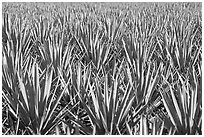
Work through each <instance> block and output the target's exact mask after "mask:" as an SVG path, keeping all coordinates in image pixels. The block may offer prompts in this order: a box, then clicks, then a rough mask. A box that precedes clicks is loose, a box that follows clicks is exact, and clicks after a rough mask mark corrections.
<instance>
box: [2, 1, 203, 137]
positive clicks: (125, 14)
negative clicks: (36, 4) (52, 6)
mask: <svg viewBox="0 0 204 137" xmlns="http://www.w3.org/2000/svg"><path fill="white" fill-rule="evenodd" d="M169 5H173V4H169ZM173 8H174V7H173V6H172V7H171V6H161V7H159V6H157V5H155V6H153V7H151V8H144V9H143V10H141V11H138V13H137V14H136V12H135V11H134V9H131V10H130V9H128V10H122V11H121V10H120V9H118V10H116V11H117V12H112V13H111V14H108V13H110V12H111V10H110V11H100V10H97V9H93V8H90V7H88V9H87V8H85V9H86V10H85V11H83V10H82V9H81V10H80V8H79V9H77V10H73V9H70V11H69V12H67V11H66V12H65V11H64V12H62V13H59V15H57V16H55V17H54V16H53V17H46V16H43V15H40V16H38V17H36V18H33V19H32V20H29V21H30V23H27V21H28V19H27V18H26V17H23V16H17V15H16V16H15V15H11V14H8V13H4V14H3V20H2V132H3V134H43V135H44V134H89V135H90V134H93V135H95V134H102V135H108V134H109V135H120V134H122V135H124V134H126V135H138V134H139V135H140V134H141V135H161V134H170V135H172V134H202V98H201V97H202V84H201V79H202V78H201V60H202V59H201V50H202V18H201V12H198V14H194V13H186V12H184V11H181V10H180V9H179V10H176V9H173ZM160 10H161V11H162V12H161V11H160ZM51 18H52V19H51Z"/></svg>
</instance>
